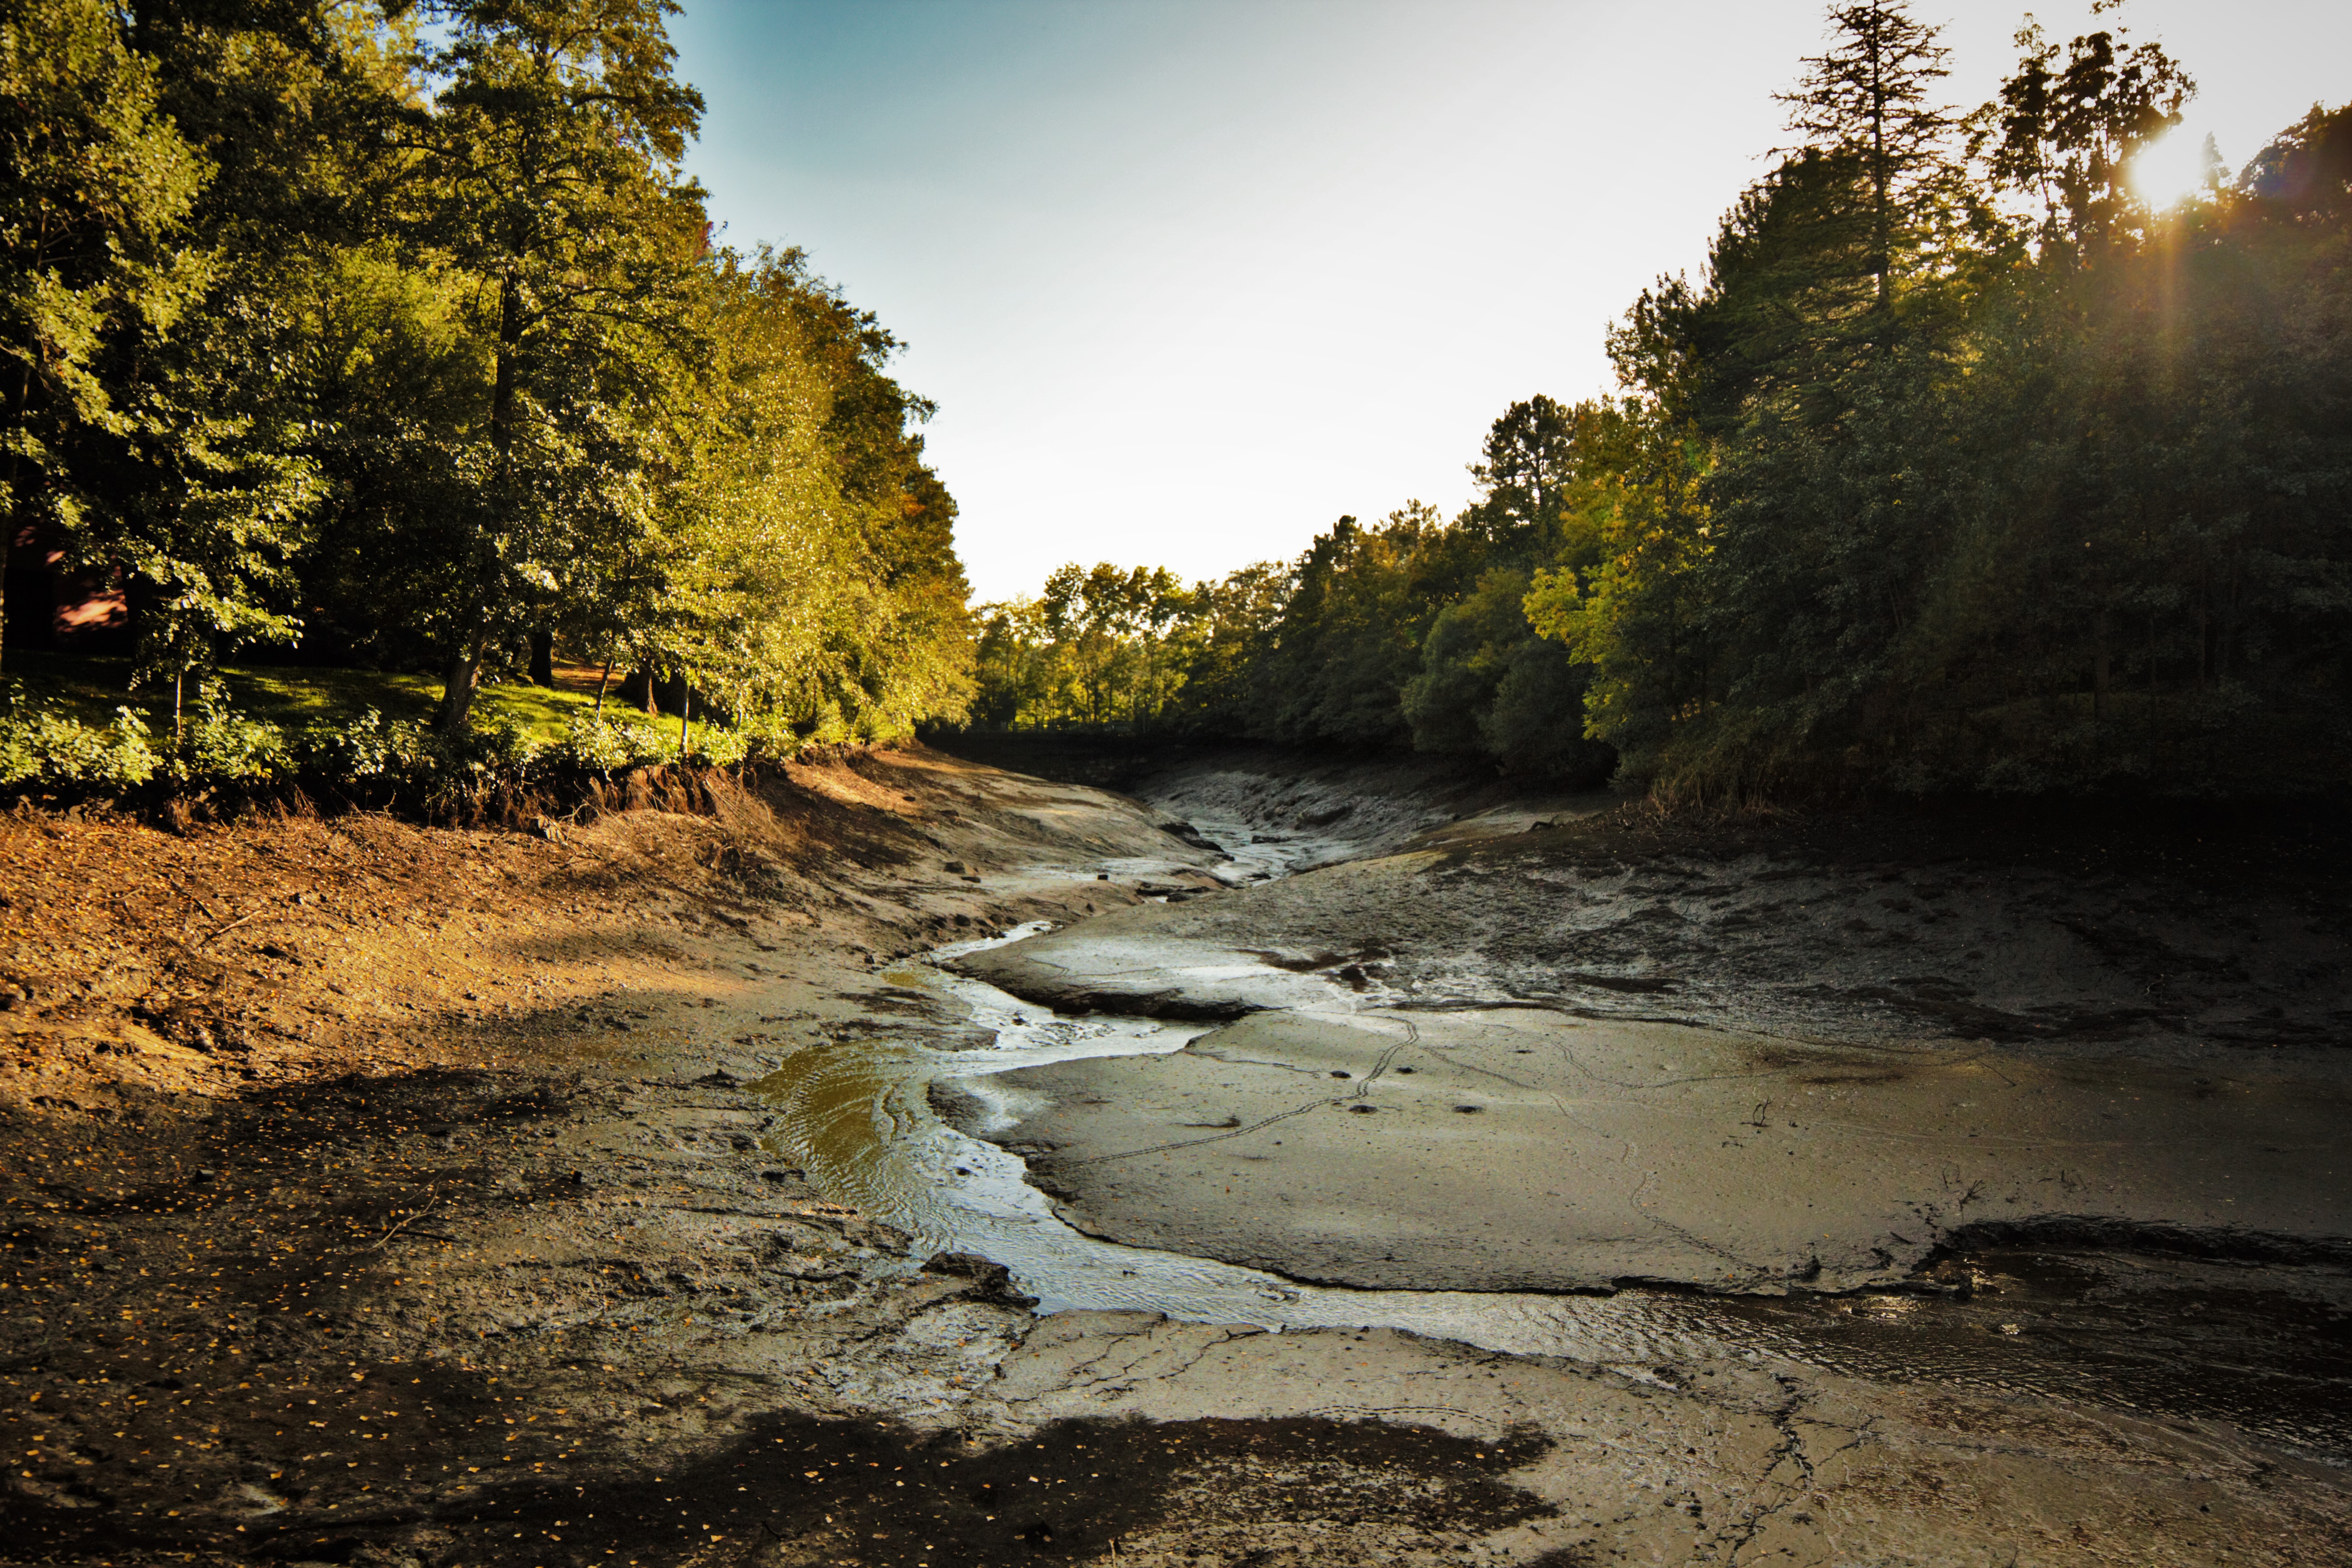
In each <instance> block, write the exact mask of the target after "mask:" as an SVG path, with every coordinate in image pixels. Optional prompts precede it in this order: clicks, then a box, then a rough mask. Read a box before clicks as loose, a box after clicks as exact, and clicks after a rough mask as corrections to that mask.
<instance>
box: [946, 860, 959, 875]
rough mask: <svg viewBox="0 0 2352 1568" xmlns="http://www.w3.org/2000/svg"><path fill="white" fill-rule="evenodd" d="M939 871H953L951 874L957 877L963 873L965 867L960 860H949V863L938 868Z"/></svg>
mask: <svg viewBox="0 0 2352 1568" xmlns="http://www.w3.org/2000/svg"><path fill="white" fill-rule="evenodd" d="M940 869H942V870H947V871H953V872H955V873H957V874H958V875H961V874H962V873H963V871H964V869H965V867H964V863H963V862H962V861H961V860H950V861H948V862H947V863H946V864H945V865H944V866H942V867H941V868H940Z"/></svg>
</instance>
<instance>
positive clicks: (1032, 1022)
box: [753, 846, 2352, 1462]
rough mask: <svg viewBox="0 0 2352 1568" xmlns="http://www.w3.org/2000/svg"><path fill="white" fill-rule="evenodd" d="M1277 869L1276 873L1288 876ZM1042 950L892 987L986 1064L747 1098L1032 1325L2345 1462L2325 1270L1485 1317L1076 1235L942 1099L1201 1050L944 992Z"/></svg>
mask: <svg viewBox="0 0 2352 1568" xmlns="http://www.w3.org/2000/svg"><path fill="white" fill-rule="evenodd" d="M1319 847H1320V846H1318V848H1319ZM1268 858H1269V860H1272V861H1273V862H1274V863H1273V864H1272V865H1269V866H1268V867H1267V868H1266V869H1268V870H1271V871H1273V872H1275V873H1276V874H1279V873H1280V871H1281V870H1284V869H1286V867H1285V866H1283V865H1282V864H1281V862H1280V860H1279V859H1276V858H1273V857H1268ZM1285 858H1286V857H1285ZM1318 858H1322V857H1319V856H1318ZM1253 869H1255V868H1253ZM1041 929H1043V928H1042V927H1034V926H1033V927H1023V928H1019V929H1016V930H1014V931H1007V932H1005V933H1003V934H1002V935H1000V936H996V937H992V938H990V939H987V940H984V941H980V942H964V943H959V944H957V945H954V946H950V947H945V948H941V949H940V950H938V951H937V952H932V953H930V954H928V955H927V956H926V959H925V960H922V961H913V962H908V963H901V964H898V965H897V966H895V967H893V968H892V969H891V970H889V971H888V972H887V973H886V974H885V976H884V978H885V979H886V980H887V982H888V983H889V984H893V985H896V986H901V987H905V988H908V989H910V990H919V991H923V992H927V993H929V994H932V995H934V996H936V997H938V998H940V1000H941V1001H942V1002H944V1003H946V1004H948V1007H949V1010H950V1011H951V1012H953V1013H955V1014H957V1015H959V1016H961V1020H962V1021H963V1022H964V1023H965V1024H966V1025H968V1026H970V1030H971V1032H970V1033H969V1034H961V1033H960V1035H959V1037H960V1038H968V1039H977V1040H982V1041H987V1040H989V1039H990V1038H991V1037H992V1043H986V1044H982V1045H980V1046H979V1047H975V1048H971V1049H943V1048H940V1047H939V1046H938V1045H937V1044H936V1041H937V1039H938V1037H937V1036H936V1035H935V1034H927V1033H926V1032H925V1031H920V1030H917V1029H912V1028H909V1029H908V1030H907V1031H905V1032H904V1033H901V1034H884V1035H878V1036H874V1037H864V1038H856V1039H849V1040H843V1041H837V1042H832V1043H827V1044H824V1045H820V1046H814V1047H809V1048H807V1049H804V1050H803V1051H801V1052H799V1053H797V1054H796V1055H794V1056H793V1057H792V1058H790V1059H788V1060H787V1061H786V1063H785V1064H784V1066H783V1067H782V1068H780V1069H779V1070H778V1071H776V1072H775V1073H773V1074H772V1075H771V1076H770V1077H768V1078H767V1079H762V1080H761V1082H760V1083H759V1084H757V1085H755V1086H753V1087H754V1088H755V1089H757V1090H758V1091H760V1092H761V1093H762V1094H763V1095H765V1096H767V1097H768V1098H770V1099H771V1100H772V1101H773V1102H774V1103H775V1104H776V1105H777V1106H778V1108H779V1110H780V1111H781V1113H782V1114H781V1118H780V1123H781V1125H780V1129H779V1133H778V1135H777V1142H778V1145H779V1147H780V1150H781V1151H782V1152H785V1153H787V1154H789V1156H790V1157H791V1158H792V1159H793V1160H794V1161H795V1162H796V1163H799V1164H800V1165H801V1166H802V1167H803V1169H804V1170H805V1171H806V1173H807V1174H808V1176H809V1178H810V1180H811V1181H812V1182H814V1184H816V1185H817V1186H818V1188H819V1189H820V1190H821V1191H823V1192H824V1193H826V1194H828V1195H829V1196H831V1197H834V1198H835V1199H837V1200H839V1201H841V1202H843V1203H845V1204H850V1205H856V1207H857V1208H859V1209H860V1210H862V1211H864V1212H865V1213H866V1214H868V1215H873V1216H874V1217H876V1218H877V1219H881V1220H884V1221H886V1222H887V1223H888V1224H890V1225H892V1226H897V1227H898V1228H900V1229H902V1230H905V1231H907V1232H908V1233H909V1234H911V1235H912V1236H914V1237H916V1238H917V1240H918V1242H919V1244H920V1245H919V1249H918V1250H919V1252H922V1253H926V1254H928V1253H930V1252H960V1253H969V1254H972V1255H976V1256H978V1257H981V1258H987V1259H989V1260H991V1261H992V1262H996V1263H1000V1264H1003V1266H1005V1267H1006V1268H1008V1269H1009V1270H1010V1271H1011V1272H1012V1275H1013V1279H1014V1280H1015V1282H1016V1283H1017V1284H1018V1285H1019V1287H1020V1289H1022V1290H1024V1292H1026V1293H1027V1294H1029V1295H1032V1296H1034V1297H1035V1298H1037V1300H1038V1309H1037V1310H1040V1311H1043V1312H1053V1311H1064V1310H1143V1311H1151V1312H1159V1313H1163V1314H1165V1315H1167V1316H1168V1317H1170V1318H1172V1319H1176V1320H1180V1321H1192V1322H1206V1323H1237V1324H1251V1325H1255V1326H1257V1327H1260V1328H1264V1329H1268V1330H1272V1331H1277V1332H1279V1331H1283V1330H1286V1329H1293V1330H1295V1329H1310V1328H1359V1327H1384V1328H1392V1329H1400V1330H1407V1331H1412V1332H1414V1333H1417V1334H1423V1335H1427V1336H1430V1337H1433V1338H1439V1339H1446V1340H1454V1341H1458V1342H1464V1343H1467V1344H1472V1345H1475V1346H1479V1347H1481V1348H1484V1349H1486V1350H1492V1351H1497V1352H1508V1353H1513V1354H1521V1355H1546V1356H1560V1357H1566V1358H1570V1359H1573V1360H1576V1361H1580V1362H1584V1363H1599V1364H1602V1365H1606V1366H1609V1367H1611V1368H1612V1369H1614V1370H1616V1371H1618V1372H1621V1373H1624V1374H1626V1375H1629V1376H1633V1377H1636V1378H1640V1379H1643V1380H1645V1381H1649V1382H1653V1383H1659V1384H1668V1385H1674V1384H1679V1383H1681V1382H1682V1381H1683V1380H1684V1379H1685V1378H1686V1377H1687V1376H1689V1375H1692V1373H1691V1372H1690V1371H1689V1368H1690V1367H1691V1364H1692V1363H1697V1362H1702V1361H1706V1360H1709V1359H1715V1358H1722V1357H1739V1358H1744V1359H1747V1360H1749V1361H1761V1360H1769V1359H1773V1358H1784V1359H1786V1360H1789V1361H1794V1362H1798V1363H1805V1364H1808V1365H1811V1366H1816V1367H1821V1368H1823V1369H1825V1370H1829V1371H1833V1372H1838V1373H1849V1374H1853V1375H1858V1376H1862V1377H1866V1378H1872V1379H1878V1380H1914V1381H1916V1380H1927V1381H1935V1382H1943V1383H1948V1384H1956V1385H1958V1386H1961V1387H1964V1388H1969V1389H1976V1390H1983V1391H1993V1392H2001V1393H2015V1394H2041V1395H2047V1396H2053V1397H2062V1398H2067V1399H2073V1400H2079V1401H2083V1402H2086V1403H2090V1404H2095V1405H2105V1406H2109V1407H2118V1408H2125V1409H2131V1410H2136V1411H2138V1412H2140V1413H2142V1414H2147V1415H2159V1416H2163V1417H2168V1418H2171V1419H2175V1420H2179V1419H2184V1418H2185V1419H2192V1420H2193V1419H2198V1418H2205V1417H2219V1418H2221V1419H2224V1420H2227V1421H2229V1422H2231V1423H2233V1424H2235V1425H2236V1426H2240V1427H2241V1428H2242V1429H2244V1430H2246V1431H2248V1432H2250V1433H2254V1434H2258V1435H2260V1436H2263V1437H2265V1438H2268V1439H2270V1440H2272V1441H2275V1442H2279V1443H2282V1444H2284V1445H2285V1446H2287V1447H2293V1448H2296V1449H2299V1450H2302V1451H2304V1452H2305V1453H2308V1454H2311V1455H2313V1456H2314V1457H2315V1458H2326V1459H2329V1460H2331V1461H2334V1462H2342V1461H2343V1460H2344V1459H2345V1458H2347V1457H2352V1317H2347V1310H2346V1308H2347V1281H2346V1279H2345V1278H2344V1275H2343V1272H2342V1271H2341V1270H2337V1269H2326V1268H2282V1267H2279V1266H2275V1265H2273V1266H2267V1267H2262V1268H2255V1267H2247V1266H2240V1265H2234V1264H2230V1263H2216V1262H2210V1261H2202V1260H2196V1259H2186V1258H2166V1257H2158V1256H2137V1255H2134V1256H2126V1255H2122V1254H2116V1253H2112V1252H2080V1251H2074V1252H2062V1251H2054V1250H2020V1251H2011V1252H1997V1253H1984V1254H1979V1255H1974V1256H1972V1257H1970V1258H1966V1259H1958V1260H1953V1261H1951V1262H1948V1263H1947V1264H1946V1265H1944V1266H1943V1268H1941V1269H1940V1271H1939V1275H1938V1279H1939V1281H1940V1288H1939V1289H1928V1290H1923V1291H1921V1292H1918V1293H1903V1292H1880V1293H1873V1294H1865V1295H1858V1296H1821V1295H1795V1296H1790V1297H1781V1298H1768V1297H1724V1296H1709V1295H1702V1294H1699V1293H1696V1292H1692V1291H1684V1290H1674V1289H1625V1290H1621V1291H1619V1292H1617V1293H1615V1294H1613V1295H1605V1296H1602V1295H1529V1294H1500V1293H1494V1294H1489V1293H1479V1292H1466V1291H1419V1290H1358V1289H1330V1288H1323V1287H1318V1286H1311V1285H1305V1284H1300V1283H1298V1282H1296V1281H1293V1280H1289V1279H1283V1278H1280V1277H1278V1276H1276V1275H1272V1274H1266V1273H1261V1272H1259V1271H1256V1270H1254V1269H1249V1268H1237V1267H1234V1266H1232V1265H1228V1264H1224V1263H1219V1262H1215V1261H1213V1260H1210V1259H1206V1258H1191V1257H1184V1256H1181V1255H1178V1254H1174V1253H1168V1252H1160V1251H1154V1250H1150V1249H1147V1248H1139V1247H1125V1246H1121V1245H1118V1244H1117V1243H1114V1242H1110V1241H1106V1240H1103V1239H1101V1238H1099V1237H1092V1236H1088V1235H1086V1234H1084V1233H1082V1232H1080V1231H1078V1230H1076V1229H1074V1228H1073V1227H1071V1226H1068V1225H1067V1224H1066V1223H1064V1222H1063V1221H1062V1220H1061V1219H1060V1218H1059V1217H1058V1216H1057V1215H1055V1213H1054V1210H1053V1205H1052V1203H1051V1200H1049V1199H1048V1198H1047V1197H1046V1195H1045V1194H1043V1193H1042V1192H1040V1191H1038V1190H1037V1189H1036V1188H1034V1187H1033V1186H1031V1185H1029V1184H1028V1183H1027V1181H1026V1180H1025V1179H1024V1177H1025V1170H1024V1163H1023V1161H1022V1159H1021V1157H1020V1156H1019V1154H1017V1153H1015V1152H1012V1151H1010V1150H1008V1149H1004V1148H1001V1147H998V1146H997V1145H995V1144H992V1143H990V1142H984V1141H982V1140H981V1139H979V1138H975V1137H971V1136H969V1135H967V1134H966V1133H964V1132H961V1131H958V1130H957V1129H955V1128H954V1127H951V1126H950V1125H948V1123H947V1122H946V1121H943V1120H942V1119H941V1118H940V1115H939V1114H938V1113H937V1112H936V1111H935V1110H934V1109H933V1107H932V1103H931V1094H932V1089H933V1087H934V1086H935V1085H952V1086H953V1088H954V1089H955V1090H956V1091H958V1092H961V1093H962V1094H965V1095H969V1096H971V1097H972V1098H974V1099H976V1100H979V1101H980V1102H981V1103H982V1104H983V1105H988V1106H990V1107H991V1108H992V1110H1003V1108H1004V1107H1005V1106H1006V1105H1007V1104H1008V1103H1009V1101H1010V1097H1013V1096H1017V1095H1019V1094H1020V1093H1022V1092H1023V1091H1022V1090H1020V1089H1015V1088H1013V1087H1011V1086H999V1085H995V1084H992V1082H991V1080H992V1079H993V1078H995V1077H996V1076H997V1075H999V1074H1003V1073H1005V1072H1008V1071H1011V1070H1013V1069H1015V1068H1024V1067H1033V1066H1038V1065H1042V1064H1045V1063H1047V1062H1055V1061H1068V1060H1074V1059H1078V1058H1094V1057H1108V1056H1121V1055H1141V1054H1150V1053H1155V1052H1167V1051H1173V1050H1178V1049H1181V1048H1182V1047H1183V1046H1184V1045H1185V1044H1186V1043H1187V1042H1189V1041H1191V1040H1192V1039H1194V1038H1197V1037H1200V1036H1201V1035H1202V1034H1204V1033H1206V1032H1207V1031H1208V1028H1209V1026H1204V1025H1200V1024H1178V1023H1167V1022H1161V1021H1159V1020H1154V1019H1145V1018H1125V1017H1114V1016H1087V1017H1064V1016H1057V1015H1055V1013H1053V1012H1052V1011H1050V1010H1048V1009H1045V1008H1043V1007H1039V1006H1036V1005H1033V1004H1030V1003H1026V1002H1023V1001H1021V1000H1020V999H1019V998H1017V997H1014V996H1012V995H1010V994H1007V993H1005V992H1003V991H1001V990H998V989H997V988H995V987H993V986H992V985H989V984H984V983H982V982H980V981H976V980H972V979H970V978H967V977H964V976H961V975H958V974H954V973H950V972H948V971H946V970H944V969H942V968H940V967H938V965H939V964H940V963H945V962H948V961H950V960H952V959H954V958H956V957H959V956H961V955H962V954H966V953H970V952H977V951H980V950H981V949H982V948H986V947H991V946H996V945H1000V944H1002V943H1004V942H1013V941H1017V940H1019V939H1020V938H1022V937H1024V936H1026V935H1029V934H1032V933H1033V932H1034V931H1037V930H1041ZM1333 1005H1336V1006H1345V1005H1348V1004H1347V1003H1346V1002H1345V1001H1344V1000H1337V999H1335V1001H1334V1003H1333ZM1013 1120H1014V1118H1012V1117H1010V1116H1006V1117H1003V1120H1002V1122H1001V1123H1000V1125H1009V1124H1010V1123H1011V1121H1013ZM989 1130H994V1129H989Z"/></svg>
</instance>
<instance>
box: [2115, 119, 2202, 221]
mask: <svg viewBox="0 0 2352 1568" xmlns="http://www.w3.org/2000/svg"><path fill="white" fill-rule="evenodd" d="M2220 173H2221V153H2219V152H2217V151H2216V150H2215V148H2214V146H2213V138H2212V137H2211V136H2210V135H2207V134H2205V133H2203V132H2199V131H2195V130H2192V129H2191V128H2189V126H2186V125H2176V126H2174V127H2173V128H2172V129H2171V130H2170V131H2168V132H2165V133H2164V134H2163V135H2162V136H2160V137H2158V138H2157V140H2155V141H2154V142H2149V143H2148V144H2147V146H2145V147H2143V148H2141V149H2140V150H2139V153H2138V155H2137V157H2135V158H2133V159H2132V161H2131V168H2130V170H2129V171H2128V174H2127V178H2129V180H2130V181H2131V188H2132V193H2133V194H2134V195H2137V196H2138V197H2139V199H2140V200H2142V201H2144V202H2146V203H2147V205H2149V206H2151V207H2154V208H2156V209H2158V211H2162V210H2163V209H2165V208H2167V207H2173V206H2178V205H2180V204H2181V203H2182V202H2185V201H2187V200H2189V199H2190V198H2191V197H2193V196H2198V195H2202V194H2204V192H2205V191H2206V190H2207V189H2208V188H2209V187H2210V184H2212V182H2213V180H2214V179H2215V178H2216V177H2217V176H2218V175H2219V174H2220Z"/></svg>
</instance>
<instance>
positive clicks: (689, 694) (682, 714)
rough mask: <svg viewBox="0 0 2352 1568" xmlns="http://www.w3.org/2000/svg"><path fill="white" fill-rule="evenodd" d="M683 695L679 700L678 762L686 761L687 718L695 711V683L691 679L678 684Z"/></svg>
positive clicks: (680, 681)
mask: <svg viewBox="0 0 2352 1568" xmlns="http://www.w3.org/2000/svg"><path fill="white" fill-rule="evenodd" d="M678 685H679V688H680V689H681V694H680V696H679V697H678V700H677V760H678V761H679V762H681V763H682V762H684V761H686V742H687V718H688V715H689V714H691V713H692V712H693V711H694V682H693V680H692V679H691V678H687V679H680V680H679V682H678Z"/></svg>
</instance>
